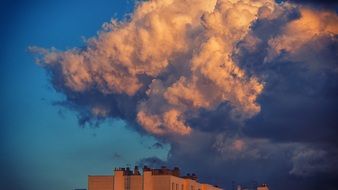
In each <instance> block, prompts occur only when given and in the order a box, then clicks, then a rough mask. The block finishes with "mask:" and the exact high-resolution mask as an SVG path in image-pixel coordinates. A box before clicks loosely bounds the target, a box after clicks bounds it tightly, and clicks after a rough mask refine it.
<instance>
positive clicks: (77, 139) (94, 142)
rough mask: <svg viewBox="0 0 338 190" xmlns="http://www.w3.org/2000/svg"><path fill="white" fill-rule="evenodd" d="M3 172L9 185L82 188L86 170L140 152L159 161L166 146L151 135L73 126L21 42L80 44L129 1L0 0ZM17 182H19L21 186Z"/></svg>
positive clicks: (120, 126)
mask: <svg viewBox="0 0 338 190" xmlns="http://www.w3.org/2000/svg"><path fill="white" fill-rule="evenodd" d="M0 7H1V12H2V13H1V19H2V20H1V21H2V22H4V23H2V24H4V25H5V27H3V28H2V29H1V39H2V40H1V41H2V43H3V45H2V48H3V49H1V113H2V116H1V118H0V119H1V120H0V121H1V128H0V130H1V131H0V133H1V144H2V149H1V160H2V164H4V166H3V167H2V168H5V169H4V170H3V169H2V172H1V175H4V176H5V178H4V179H7V180H8V181H7V182H9V181H10V180H18V183H17V185H16V186H13V189H16V188H19V187H20V186H24V187H25V188H24V189H36V190H39V189H55V190H60V189H72V188H83V187H86V184H87V175H89V174H111V173H112V169H113V168H114V167H117V166H125V165H127V164H131V165H134V163H135V162H136V161H137V160H139V159H141V158H144V157H149V156H155V155H156V156H158V157H160V158H162V159H165V158H166V156H167V152H168V149H169V147H168V146H165V147H164V149H149V147H151V146H152V145H153V144H154V143H156V140H155V139H154V138H152V137H149V136H144V135H143V136H141V135H139V134H138V133H136V132H135V131H131V130H130V129H127V128H126V127H124V125H125V123H124V122H123V121H118V120H116V121H106V122H105V123H103V124H102V125H101V127H100V128H95V127H90V126H86V127H84V128H81V127H79V125H78V121H77V118H76V114H75V113H74V112H72V111H68V110H66V109H62V108H61V107H58V106H53V105H52V103H53V102H55V101H60V100H63V99H64V97H63V95H62V94H58V93H56V92H55V91H54V90H53V88H52V87H51V86H50V84H49V82H48V79H47V76H46V73H45V71H44V70H43V69H42V68H41V67H39V66H37V65H36V64H35V62H34V57H33V56H32V55H31V54H30V53H28V51H27V47H28V46H30V45H39V46H42V47H52V46H53V47H56V48H58V49H66V48H67V47H73V46H81V45H82V44H83V40H82V38H81V37H91V36H93V35H96V32H97V31H98V30H99V29H100V27H101V25H102V24H103V23H104V22H108V21H110V19H111V18H112V17H115V18H119V19H122V18H123V17H124V15H125V14H126V13H129V12H130V11H131V10H132V9H133V7H134V4H133V2H131V1H124V0H119V1H108V0H105V1H100V3H97V2H96V1H81V2H80V1H76V0H61V1H31V2H30V3H28V2H25V1H8V2H4V3H2V4H1V6H0ZM20 188H21V187H20Z"/></svg>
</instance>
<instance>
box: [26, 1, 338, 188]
mask: <svg viewBox="0 0 338 190" xmlns="http://www.w3.org/2000/svg"><path fill="white" fill-rule="evenodd" d="M337 26H338V16H337V14H336V13H334V12H330V11H328V10H323V9H321V10H316V9H314V8H313V7H312V8H311V7H308V6H303V5H299V4H292V3H280V4H277V3H275V2H274V1H272V0H255V1H252V0H218V1H216V0H215V1H205V0H190V1H182V0H153V1H147V2H142V3H140V4H139V5H138V6H137V7H136V9H135V12H134V13H133V16H132V17H131V18H130V20H128V21H125V22H119V21H116V20H113V21H112V22H110V23H106V24H104V26H103V29H102V30H101V31H100V32H99V33H98V36H97V37H93V38H91V39H89V40H88V41H87V42H86V44H85V45H84V47H82V48H74V49H69V50H66V51H58V50H55V49H43V48H38V47H31V50H32V51H35V52H37V53H39V54H40V57H39V59H38V62H39V64H41V66H42V67H44V68H45V69H46V70H47V71H48V73H49V74H50V77H51V81H52V84H53V85H54V87H55V89H57V90H58V91H59V92H61V93H64V94H65V95H66V98H67V100H66V101H64V102H59V103H58V104H61V105H64V106H67V107H68V108H71V109H75V110H76V111H78V113H79V116H80V121H81V123H85V122H92V121H97V120H98V121H100V120H101V119H106V118H122V119H124V120H126V121H127V122H128V123H129V125H130V126H133V127H134V129H135V130H138V131H140V132H142V133H144V132H147V133H150V134H152V135H155V136H157V137H158V139H159V140H161V139H162V140H165V142H169V143H171V145H172V148H171V151H170V155H169V156H168V164H177V165H181V166H183V167H184V168H185V169H187V170H198V171H196V172H197V173H203V174H204V176H210V178H209V181H210V180H211V182H215V183H219V184H222V185H227V184H229V183H231V179H234V180H239V181H246V180H253V179H256V180H259V181H264V180H266V181H268V182H270V183H271V185H272V187H273V188H274V189H278V188H279V189H285V187H284V186H283V184H285V182H290V184H291V185H293V186H292V187H288V188H289V189H292V188H293V189H297V188H298V189H299V188H307V189H311V188H314V189H315V188H317V186H316V185H318V184H319V183H327V186H326V187H327V188H332V187H333V188H334V187H337V186H336V185H337V184H335V183H334V182H333V180H332V178H331V177H329V176H330V175H331V176H333V175H335V174H336V172H335V171H336V169H338V168H337V167H335V165H336V163H337V162H336V161H335V160H336V159H337V155H338V151H337V140H336V135H337V131H338V130H337V129H336V125H337V123H338V121H337V113H338V109H337V106H336V105H337V103H338V94H337V92H338V65H337V63H336V61H335V60H337V59H338V57H337V34H338V28H337ZM138 126H141V128H140V127H138ZM140 163H152V164H157V163H161V164H163V162H162V161H160V160H158V159H157V158H149V159H144V160H142V161H141V162H140ZM196 165H200V166H201V167H200V168H198V169H196V168H194V167H195V166H196ZM220 168H221V169H220ZM223 170H225V171H223ZM211 171H212V172H211ZM248 171H250V172H249V173H248ZM318 176H321V177H320V178H318ZM313 179H316V180H313ZM213 180H214V181H213ZM298 180H301V181H302V183H297V181H298Z"/></svg>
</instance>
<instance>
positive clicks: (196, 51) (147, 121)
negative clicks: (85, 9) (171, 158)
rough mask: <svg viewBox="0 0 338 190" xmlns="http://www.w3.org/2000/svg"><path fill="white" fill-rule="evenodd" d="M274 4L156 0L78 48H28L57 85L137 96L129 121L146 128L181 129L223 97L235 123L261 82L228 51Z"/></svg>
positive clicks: (251, 105)
mask: <svg viewBox="0 0 338 190" xmlns="http://www.w3.org/2000/svg"><path fill="white" fill-rule="evenodd" d="M274 6H275V4H274V2H272V1H270V0H259V1H254V2H252V1H246V0H245V1H244V0H242V1H217V2H216V1H202V0H194V1H191V2H189V3H186V2H184V1H178V0H161V1H156V0H154V1H149V2H143V3H140V4H139V6H138V7H137V8H136V10H135V12H134V14H133V16H132V18H131V19H130V21H127V22H118V21H116V20H113V21H112V22H111V23H106V24H104V28H103V30H101V31H100V32H99V34H98V36H97V37H94V38H91V39H89V40H88V41H87V42H86V45H85V47H83V48H74V49H70V50H67V51H58V50H55V49H51V50H47V49H41V48H40V49H39V48H36V47H32V50H35V51H38V52H39V53H40V54H41V55H42V57H41V58H40V59H39V62H40V63H41V65H43V66H44V67H45V68H47V69H48V70H50V71H51V72H52V73H54V77H55V78H56V77H57V78H58V81H57V83H62V84H56V85H59V86H60V88H59V90H60V91H63V92H64V91H67V92H69V93H77V94H86V93H88V92H90V91H94V90H95V91H97V92H98V93H100V94H102V96H107V95H121V94H122V95H127V96H129V97H135V96H138V97H137V98H135V99H136V100H135V104H136V105H135V107H137V110H136V112H137V113H136V118H134V119H135V120H136V121H137V122H138V124H139V125H141V126H142V127H143V128H144V130H146V131H147V132H149V133H152V134H156V135H165V134H168V133H177V134H181V135H185V134H189V133H190V132H191V130H192V129H191V126H189V124H187V120H188V119H189V118H193V117H194V115H195V114H196V112H198V111H199V109H207V110H214V109H215V108H216V107H217V106H218V105H220V104H221V103H224V102H227V103H228V104H229V105H230V106H231V110H232V112H231V114H232V115H233V117H236V118H237V119H238V120H240V121H243V120H245V119H247V118H250V117H252V116H254V115H255V114H257V113H258V112H259V111H260V106H259V105H258V104H257V103H256V99H257V97H258V96H259V94H260V93H261V91H262V90H263V84H262V83H261V82H260V81H259V80H258V79H257V78H256V77H254V76H248V75H246V73H245V72H244V71H243V70H242V69H241V68H240V67H239V66H238V65H237V63H236V62H235V61H234V60H233V59H232V58H231V55H232V51H233V49H234V46H235V44H236V43H237V42H238V41H239V40H241V39H242V38H243V37H244V36H245V35H246V34H247V33H248V31H249V30H250V25H251V23H252V22H253V21H255V20H256V19H257V15H258V13H259V12H260V14H261V15H265V16H266V14H268V13H261V12H262V11H263V10H264V11H263V12H269V10H270V11H271V10H273V9H274ZM140 94H141V95H140ZM122 104H123V102H122ZM89 109H90V112H91V113H92V114H93V115H94V116H101V117H105V116H108V115H109V112H110V108H109V106H108V107H107V106H102V105H89ZM120 111H121V110H120ZM123 111H128V110H123ZM112 116H114V115H112Z"/></svg>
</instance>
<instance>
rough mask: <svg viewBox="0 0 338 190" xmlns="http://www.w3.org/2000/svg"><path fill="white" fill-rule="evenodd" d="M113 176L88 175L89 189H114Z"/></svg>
mask: <svg viewBox="0 0 338 190" xmlns="http://www.w3.org/2000/svg"><path fill="white" fill-rule="evenodd" d="M113 186H114V177H113V176H88V190H113V188H114V187H113Z"/></svg>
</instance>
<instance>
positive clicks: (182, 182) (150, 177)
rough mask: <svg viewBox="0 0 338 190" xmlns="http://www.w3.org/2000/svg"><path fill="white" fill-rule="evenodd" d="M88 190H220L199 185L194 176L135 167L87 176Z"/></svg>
mask: <svg viewBox="0 0 338 190" xmlns="http://www.w3.org/2000/svg"><path fill="white" fill-rule="evenodd" d="M88 190H222V189H221V188H219V187H216V186H213V185H209V184H205V183H200V182H198V181H197V176H196V175H195V174H191V175H190V174H189V175H187V176H183V177H182V176H180V170H179V169H178V168H174V169H173V170H170V169H168V168H166V167H162V168H161V169H151V168H148V167H144V168H143V174H141V172H140V171H139V170H138V168H137V167H135V169H134V170H133V171H131V170H130V169H129V168H117V169H115V170H114V175H112V176H88Z"/></svg>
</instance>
